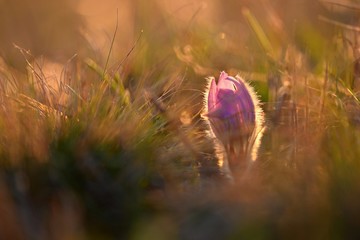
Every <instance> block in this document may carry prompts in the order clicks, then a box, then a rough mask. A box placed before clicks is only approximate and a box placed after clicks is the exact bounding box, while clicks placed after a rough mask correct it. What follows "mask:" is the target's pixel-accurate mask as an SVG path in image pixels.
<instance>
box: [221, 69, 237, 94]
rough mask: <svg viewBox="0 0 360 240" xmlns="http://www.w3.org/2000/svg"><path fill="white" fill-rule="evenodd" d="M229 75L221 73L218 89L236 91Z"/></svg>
mask: <svg viewBox="0 0 360 240" xmlns="http://www.w3.org/2000/svg"><path fill="white" fill-rule="evenodd" d="M228 77H229V76H228V74H227V73H226V72H221V73H220V77H219V81H218V88H219V89H229V90H232V91H235V88H234V84H233V83H232V82H231V81H228Z"/></svg>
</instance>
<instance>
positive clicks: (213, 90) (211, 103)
mask: <svg viewBox="0 0 360 240" xmlns="http://www.w3.org/2000/svg"><path fill="white" fill-rule="evenodd" d="M216 104H217V86H216V82H215V78H211V83H210V87H209V94H208V101H207V107H208V112H211V111H212V110H213V109H214V108H215V107H216Z"/></svg>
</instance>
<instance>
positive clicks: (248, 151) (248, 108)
mask: <svg viewBox="0 0 360 240" xmlns="http://www.w3.org/2000/svg"><path fill="white" fill-rule="evenodd" d="M204 109H205V112H204V114H203V115H204V117H205V118H206V119H207V120H208V122H209V125H210V129H211V134H212V135H213V136H214V137H215V138H217V139H218V140H219V141H220V142H221V143H222V145H223V148H224V149H225V152H226V155H227V159H228V162H229V167H230V169H231V170H232V171H235V169H237V168H240V167H241V166H244V165H246V164H247V162H249V160H255V159H256V153H257V148H258V147H259V144H260V139H261V136H262V132H263V129H264V127H263V112H262V110H261V108H260V106H259V100H258V98H257V95H256V94H255V92H254V90H253V88H252V87H251V86H249V85H248V84H247V83H246V82H245V81H244V80H243V79H242V78H240V77H238V76H236V77H231V76H228V74H227V73H225V72H221V74H220V77H219V80H218V82H217V83H216V81H215V78H213V77H211V78H209V86H208V89H207V90H206V92H205V106H204Z"/></svg>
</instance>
